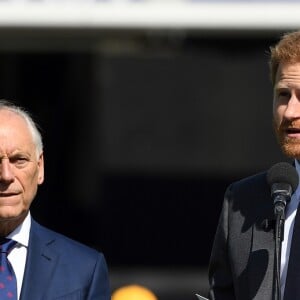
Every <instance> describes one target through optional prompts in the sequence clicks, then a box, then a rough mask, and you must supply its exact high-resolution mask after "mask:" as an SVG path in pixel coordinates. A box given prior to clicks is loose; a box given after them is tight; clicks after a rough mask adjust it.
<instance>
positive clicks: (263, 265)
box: [209, 173, 275, 300]
mask: <svg viewBox="0 0 300 300" xmlns="http://www.w3.org/2000/svg"><path fill="white" fill-rule="evenodd" d="M273 214H274V213H273V202H272V200H271V197H270V188H269V186H268V184H267V180H266V173H261V174H258V175H255V176H252V177H249V178H246V179H243V180H241V181H239V182H236V183H233V184H232V185H231V186H230V187H229V188H228V189H227V191H226V193H225V199H224V204H223V209H222V213H221V217H220V220H219V224H218V228H217V232H216V236H215V241H214V245H213V249H212V254H211V260H210V265H209V280H210V298H211V299H216V300H229V299H230V300H232V299H236V300H250V299H255V300H271V299H272V285H273V268H274V248H275V244H274V226H272V225H274V223H273V221H272V220H273V219H274V217H273ZM270 220H271V221H270Z"/></svg>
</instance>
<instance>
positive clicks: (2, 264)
mask: <svg viewBox="0 0 300 300" xmlns="http://www.w3.org/2000/svg"><path fill="white" fill-rule="evenodd" d="M15 245H16V242H15V241H13V240H9V239H5V240H4V241H3V242H2V243H1V244H0V251H1V259H0V299H1V300H2V299H3V300H5V299H10V300H17V280H16V276H15V273H14V270H13V268H12V266H11V264H10V262H9V260H8V259H7V255H8V253H9V252H10V251H11V250H12V248H13V247H14V246H15Z"/></svg>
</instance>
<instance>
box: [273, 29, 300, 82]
mask: <svg viewBox="0 0 300 300" xmlns="http://www.w3.org/2000/svg"><path fill="white" fill-rule="evenodd" d="M270 51H271V53H270V54H271V55H270V61H269V67H270V75H271V82H272V84H273V86H274V84H275V80H276V73H277V70H278V66H279V64H280V63H297V62H299V63H300V31H294V32H289V33H285V34H284V35H283V36H282V37H281V39H280V41H279V42H278V43H277V44H276V45H275V46H274V47H270Z"/></svg>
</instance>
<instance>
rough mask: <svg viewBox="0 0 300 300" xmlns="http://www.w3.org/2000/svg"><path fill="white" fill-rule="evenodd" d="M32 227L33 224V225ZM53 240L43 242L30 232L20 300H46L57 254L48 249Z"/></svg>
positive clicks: (39, 237)
mask: <svg viewBox="0 0 300 300" xmlns="http://www.w3.org/2000/svg"><path fill="white" fill-rule="evenodd" d="M33 225H34V224H33ZM54 242H55V241H54V240H48V241H45V240H44V239H43V238H41V236H40V235H39V234H38V233H36V232H35V231H34V230H32V231H31V234H30V239H29V247H28V253H27V260H26V267H25V272H24V278H23V286H22V291H21V297H20V300H28V299H30V300H41V299H46V297H44V295H45V296H46V295H47V294H48V293H47V289H48V286H49V282H50V281H51V279H52V278H53V273H54V271H55V266H56V264H57V260H58V257H57V254H56V253H55V252H54V251H51V249H50V248H51V247H49V246H50V245H51V244H52V243H54Z"/></svg>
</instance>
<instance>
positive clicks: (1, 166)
mask: <svg viewBox="0 0 300 300" xmlns="http://www.w3.org/2000/svg"><path fill="white" fill-rule="evenodd" d="M0 181H2V182H12V181H14V174H13V170H12V166H11V164H10V161H9V159H8V158H2V159H1V161H0Z"/></svg>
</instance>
